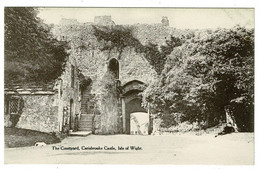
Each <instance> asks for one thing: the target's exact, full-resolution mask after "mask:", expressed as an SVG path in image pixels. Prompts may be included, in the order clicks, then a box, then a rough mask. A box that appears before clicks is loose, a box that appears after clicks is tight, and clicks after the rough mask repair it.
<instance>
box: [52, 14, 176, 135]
mask: <svg viewBox="0 0 260 169" xmlns="http://www.w3.org/2000/svg"><path fill="white" fill-rule="evenodd" d="M67 23H68V22H67ZM93 25H94V26H101V27H108V28H111V27H112V28H113V26H115V25H116V24H115V23H114V21H112V18H111V16H96V17H95V18H94V22H93V23H81V24H75V21H72V22H71V24H67V25H62V24H59V25H56V26H55V27H54V29H53V33H54V35H56V37H57V38H58V39H62V40H66V41H68V42H69V43H70V45H71V51H70V54H71V55H73V56H74V57H75V58H76V60H77V63H78V67H79V69H80V70H81V72H82V74H83V75H84V76H86V77H90V78H91V83H89V85H88V86H87V87H86V89H84V90H83V91H81V93H82V100H81V114H80V122H79V130H87V131H92V132H93V133H95V134H117V133H126V134H130V130H131V129H130V128H131V126H130V115H131V113H134V112H143V113H148V111H149V110H145V109H144V108H143V107H142V105H141V103H142V96H141V93H142V91H143V90H144V89H145V88H146V86H147V85H148V84H149V83H150V82H152V81H153V79H154V78H156V72H155V70H154V69H153V67H152V66H151V65H150V64H149V63H148V61H147V60H146V59H145V57H144V55H143V54H142V53H137V52H136V51H135V49H134V48H132V47H126V48H124V49H123V51H121V52H119V51H117V50H115V49H113V50H101V48H102V47H103V45H104V44H103V42H100V41H98V40H97V38H96V37H95V35H94V29H93ZM123 27H126V28H131V30H132V34H133V36H134V37H135V38H136V39H138V40H139V41H140V42H141V43H142V44H143V45H146V44H148V43H150V42H152V43H156V44H158V45H159V46H160V45H163V44H165V41H166V40H167V39H170V37H171V35H172V34H173V32H174V29H173V28H171V27H169V21H168V19H167V17H163V18H162V21H161V23H158V24H153V25H149V24H136V25H123Z"/></svg>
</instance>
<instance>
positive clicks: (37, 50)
mask: <svg viewBox="0 0 260 169" xmlns="http://www.w3.org/2000/svg"><path fill="white" fill-rule="evenodd" d="M37 12H38V11H37V9H35V8H24V7H22V8H20V7H19V8H18V7H6V8H5V26H4V27H5V43H4V45H5V49H4V52H5V82H6V83H9V82H12V83H13V82H14V83H18V82H19V83H22V82H26V83H29V82H39V83H41V82H44V83H45V82H49V81H51V80H53V79H56V78H57V77H58V76H60V75H61V73H62V71H63V69H64V65H65V62H66V58H67V56H68V54H67V52H66V49H67V44H66V43H65V42H60V41H57V40H56V39H54V38H53V36H52V34H51V33H50V28H49V27H48V25H46V24H44V23H43V22H42V20H41V19H40V18H38V17H37Z"/></svg>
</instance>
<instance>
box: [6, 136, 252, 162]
mask: <svg viewBox="0 0 260 169" xmlns="http://www.w3.org/2000/svg"><path fill="white" fill-rule="evenodd" d="M54 146H55V148H54ZM118 146H120V147H121V148H122V149H121V150H120V149H119V148H118ZM129 146H135V148H136V149H133V150H131V147H129ZM91 147H92V149H91ZM128 147H129V149H128V150H127V148H128ZM64 148H67V149H73V150H62V149H64ZM87 148H89V149H88V150H87ZM94 148H95V150H93V149H94ZM132 148H133V147H132ZM54 149H55V150H54ZM78 149H79V150H78ZM5 163H30V164H32V163H33V164H39V163H48V164H71V163H72V164H215V165H232V164H234V165H249V164H253V163H254V134H253V133H234V134H230V135H225V136H221V137H217V138H215V137H214V135H204V136H194V135H171V136H129V135H114V136H96V135H91V136H88V137H69V138H66V139H64V140H63V141H62V142H61V143H59V144H54V145H48V146H45V147H24V148H7V149H5Z"/></svg>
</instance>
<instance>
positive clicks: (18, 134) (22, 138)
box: [4, 127, 60, 148]
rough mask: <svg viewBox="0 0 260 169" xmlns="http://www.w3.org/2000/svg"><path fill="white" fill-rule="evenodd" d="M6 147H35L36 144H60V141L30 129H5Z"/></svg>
mask: <svg viewBox="0 0 260 169" xmlns="http://www.w3.org/2000/svg"><path fill="white" fill-rule="evenodd" d="M4 131H5V147H9V148H11V147H26V146H34V145H35V143H36V142H45V143H46V144H53V143H58V142H60V140H59V139H58V138H57V137H55V136H53V135H50V134H48V133H43V132H39V131H34V130H28V129H18V128H9V127H5V130H4Z"/></svg>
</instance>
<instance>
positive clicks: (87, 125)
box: [79, 114, 94, 132]
mask: <svg viewBox="0 0 260 169" xmlns="http://www.w3.org/2000/svg"><path fill="white" fill-rule="evenodd" d="M93 118H94V116H93V114H81V115H80V120H79V131H91V132H92V131H93Z"/></svg>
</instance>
